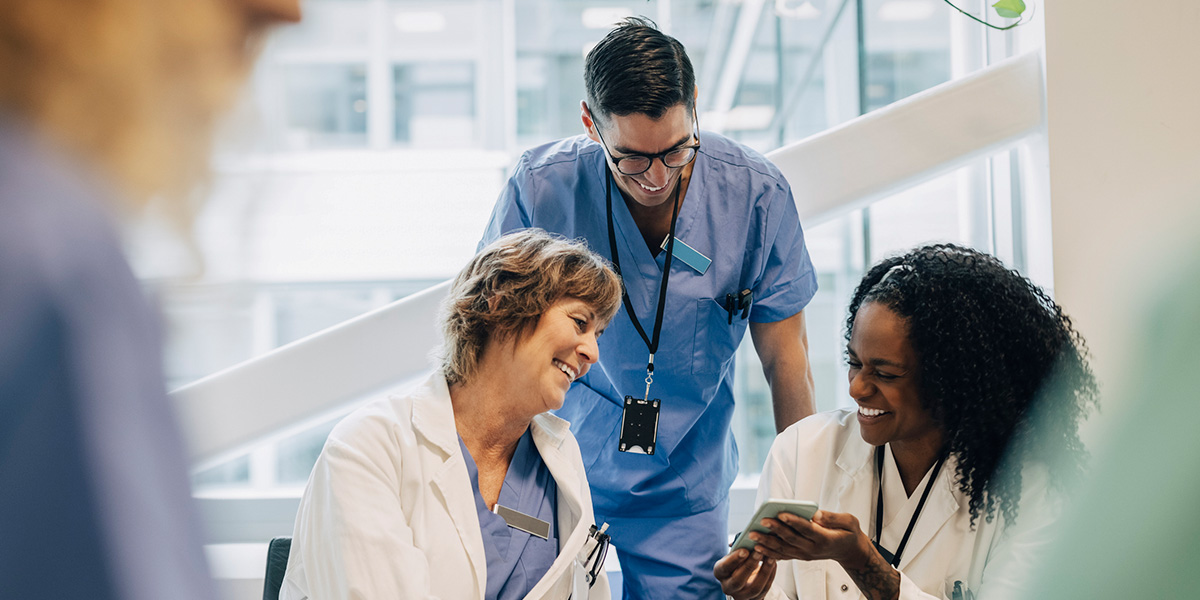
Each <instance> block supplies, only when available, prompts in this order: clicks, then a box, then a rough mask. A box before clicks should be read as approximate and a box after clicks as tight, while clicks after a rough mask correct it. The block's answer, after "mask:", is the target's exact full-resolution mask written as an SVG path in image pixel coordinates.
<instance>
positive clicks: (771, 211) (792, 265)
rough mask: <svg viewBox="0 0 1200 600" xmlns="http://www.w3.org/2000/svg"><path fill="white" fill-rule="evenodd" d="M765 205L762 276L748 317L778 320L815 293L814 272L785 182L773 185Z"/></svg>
mask: <svg viewBox="0 0 1200 600" xmlns="http://www.w3.org/2000/svg"><path fill="white" fill-rule="evenodd" d="M764 205H765V206H766V207H767V218H766V227H767V230H766V231H765V232H764V234H763V241H764V244H763V246H764V251H765V252H766V253H767V256H766V261H765V265H764V269H763V274H762V277H761V278H760V279H759V281H758V282H757V284H756V285H755V287H754V305H753V307H752V308H751V309H750V320H751V321H752V322H754V323H773V322H775V321H782V320H783V319H786V318H788V317H790V316H792V315H795V314H796V313H798V312H800V311H801V310H804V307H805V306H808V303H809V302H810V301H811V300H812V298H813V296H814V295H815V294H816V293H817V274H816V271H815V270H814V269H813V264H812V259H811V258H810V257H809V255H808V248H807V247H806V246H805V244H804V230H803V229H802V228H801V226H800V216H799V214H798V213H797V211H796V200H795V199H794V198H793V197H792V190H791V188H790V187H788V185H787V183H786V182H781V183H779V184H777V185H776V186H775V189H774V191H773V192H772V197H771V198H770V199H769V201H768V202H765V203H764Z"/></svg>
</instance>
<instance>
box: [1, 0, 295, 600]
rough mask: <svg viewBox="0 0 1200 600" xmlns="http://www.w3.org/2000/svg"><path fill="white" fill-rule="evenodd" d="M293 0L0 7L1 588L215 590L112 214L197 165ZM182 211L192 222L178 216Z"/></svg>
mask: <svg viewBox="0 0 1200 600" xmlns="http://www.w3.org/2000/svg"><path fill="white" fill-rule="evenodd" d="M297 18H299V7H298V5H297V1H296V0H71V1H67V0H5V1H4V2H2V3H0V596H3V597H5V598H21V599H29V598H53V599H56V600H58V599H69V598H89V599H101V600H104V599H115V598H123V599H136V600H143V599H144V600H150V599H158V598H185V599H191V598H212V591H213V590H212V588H213V586H212V582H211V580H210V578H209V576H208V572H207V568H206V565H205V561H204V556H203V553H202V551H201V545H200V544H201V539H200V536H199V527H198V522H197V520H196V518H195V516H194V514H193V511H192V504H191V494H190V490H189V488H188V481H187V462H186V457H185V454H184V452H183V449H182V448H181V445H180V440H179V434H178V429H177V426H176V423H175V422H174V420H173V416H172V414H171V411H170V407H169V405H168V401H167V397H166V391H165V389H164V383H163V376H162V370H161V360H162V359H161V356H160V339H159V331H158V325H157V322H156V319H155V317H154V314H153V311H152V310H151V309H150V307H149V306H148V303H147V300H146V298H145V297H144V296H143V294H142V292H141V290H140V288H139V285H138V282H137V280H136V279H135V278H134V275H133V273H132V272H131V271H130V268H129V266H128V264H127V263H126V260H125V258H124V256H123V254H122V251H121V245H120V240H119V237H118V233H117V230H116V222H117V221H118V220H119V218H121V217H124V216H128V215H129V214H130V213H132V212H134V211H135V210H136V209H139V208H141V207H142V206H143V205H144V204H146V203H147V201H148V200H149V199H150V198H152V197H160V196H161V197H167V198H174V199H175V200H176V202H175V203H174V204H175V205H176V207H175V208H174V209H172V210H173V211H174V212H175V213H176V214H179V215H182V214H183V213H185V212H186V211H185V210H184V209H183V208H182V206H183V199H184V198H185V197H186V190H188V189H189V187H190V186H191V185H192V184H193V183H195V182H196V179H197V175H200V174H202V173H203V172H204V168H205V167H204V165H205V160H206V158H207V153H208V139H209V132H210V129H211V127H212V123H213V121H214V119H215V117H216V115H217V113H218V112H219V111H220V109H221V108H223V107H224V106H225V105H226V104H227V103H228V102H229V100H231V97H232V95H233V91H234V90H235V89H236V84H237V83H238V81H239V80H240V79H241V75H242V74H243V73H244V72H246V71H247V67H248V66H249V64H250V59H251V56H250V52H249V48H250V47H251V44H250V42H251V38H255V37H257V36H258V35H259V33H260V32H261V31H262V30H263V29H264V28H265V27H266V26H267V25H269V24H271V23H273V22H276V21H294V20H296V19H297ZM183 219H184V220H186V217H183Z"/></svg>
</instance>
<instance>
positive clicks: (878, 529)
mask: <svg viewBox="0 0 1200 600" xmlns="http://www.w3.org/2000/svg"><path fill="white" fill-rule="evenodd" d="M943 462H946V457H945V456H942V457H939V458H938V461H937V463H935V464H934V465H933V473H932V474H930V475H929V483H926V484H925V491H923V492H921V499H920V500H919V501H918V502H917V510H916V512H914V513H913V516H912V519H911V520H909V522H908V529H906V530H904V537H902V538H900V545H899V546H898V547H897V548H896V553H895V554H891V553H890V552H887V550H885V549H884V547H883V546H881V545H880V544H879V539H880V537H882V535H883V446H876V447H875V476H876V477H875V478H876V481H878V482H879V496H878V497H877V500H876V502H875V540H874V541H875V548H876V549H878V550H879V553H880V554H882V555H883V558H884V559H885V560H887V561H888V562H889V563H891V564H892V566H893V567H899V566H900V555H901V554H904V547H905V546H907V545H908V536H910V535H912V531H913V527H915V526H916V524H917V518H918V517H920V516H921V509H922V508H925V499H926V498H928V497H929V490H931V489H933V482H934V481H937V477H938V473H939V472H941V470H942V463H943Z"/></svg>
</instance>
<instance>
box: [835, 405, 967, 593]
mask: <svg viewBox="0 0 1200 600" xmlns="http://www.w3.org/2000/svg"><path fill="white" fill-rule="evenodd" d="M852 418H853V417H852ZM849 425H850V426H849V427H847V435H846V439H845V441H844V443H843V445H842V451H841V453H840V454H839V455H838V458H837V466H838V468H839V469H841V471H842V473H843V476H842V478H841V482H840V487H839V489H838V503H839V505H838V507H836V508H834V509H833V510H838V511H840V512H849V513H851V514H855V515H858V517H859V521H860V525H861V526H862V528H863V530H864V531H865V532H866V533H868V534H870V532H871V527H872V523H871V521H872V520H873V519H874V516H875V498H876V491H875V490H876V484H875V470H874V469H875V462H874V457H875V446H872V445H870V444H867V443H865V442H863V439H862V434H861V433H860V432H859V429H858V422H857V420H854V421H853V422H851V423H850V424H849ZM957 465H958V460H957V458H956V457H955V456H954V455H951V456H950V457H948V458H947V459H946V463H945V464H943V465H942V470H941V472H940V473H938V480H937V481H936V482H934V484H933V489H931V490H929V498H928V499H927V500H926V501H925V507H924V508H923V509H922V510H921V517H920V519H919V520H918V521H917V526H916V527H914V528H913V532H912V536H911V537H909V540H908V545H907V546H906V547H905V549H904V556H901V557H900V567H899V568H900V570H901V571H903V570H904V568H905V567H906V566H907V565H908V564H909V563H910V562H912V560H913V559H914V558H916V557H917V556H918V555H919V554H920V553H921V550H923V549H924V548H925V546H926V545H928V544H929V542H930V540H932V539H933V537H934V535H935V534H937V532H938V530H939V529H941V528H942V526H943V525H945V523H946V521H948V520H949V519H950V517H952V516H954V513H956V512H958V508H959V503H960V502H959V501H960V498H959V496H962V493H961V492H960V491H959V490H958V489H957V487H956V486H954V477H955V476H954V473H955V469H956V468H957ZM864 487H865V488H867V489H865V490H864V489H863V488H864ZM864 501H866V502H864ZM963 501H965V499H963Z"/></svg>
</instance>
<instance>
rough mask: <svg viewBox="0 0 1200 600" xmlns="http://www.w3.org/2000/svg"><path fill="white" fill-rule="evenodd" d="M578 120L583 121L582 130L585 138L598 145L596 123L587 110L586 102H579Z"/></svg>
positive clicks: (598, 138)
mask: <svg viewBox="0 0 1200 600" xmlns="http://www.w3.org/2000/svg"><path fill="white" fill-rule="evenodd" d="M579 118H580V120H582V121H583V129H584V131H586V132H587V136H588V137H589V138H591V139H592V141H593V142H596V143H597V144H599V143H600V136H599V135H597V134H596V122H595V121H594V120H592V111H591V109H589V108H588V105H587V100H580V101H579Z"/></svg>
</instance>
